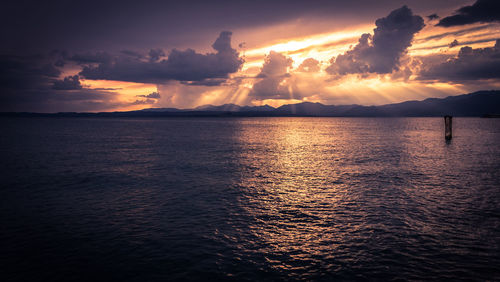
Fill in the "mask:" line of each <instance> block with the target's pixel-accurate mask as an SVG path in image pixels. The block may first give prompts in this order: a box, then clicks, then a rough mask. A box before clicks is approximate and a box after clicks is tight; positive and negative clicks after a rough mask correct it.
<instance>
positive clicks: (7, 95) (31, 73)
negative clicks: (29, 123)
mask: <svg viewBox="0 0 500 282" xmlns="http://www.w3.org/2000/svg"><path fill="white" fill-rule="evenodd" d="M50 61H51V56H44V55H37V56H6V55H4V56H0V111H9V112H10V111H33V112H59V111H96V110H110V109H113V108H116V107H124V106H126V105H125V104H124V103H123V102H121V101H119V97H118V94H117V93H115V92H111V91H106V90H98V89H85V88H83V87H82V85H81V84H80V81H79V77H78V76H69V77H65V78H64V79H62V80H59V79H58V77H59V76H60V75H61V71H60V70H59V68H57V67H56V66H55V65H53V64H51V62H50Z"/></svg>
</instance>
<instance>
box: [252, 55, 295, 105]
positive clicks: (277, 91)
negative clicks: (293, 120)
mask: <svg viewBox="0 0 500 282" xmlns="http://www.w3.org/2000/svg"><path fill="white" fill-rule="evenodd" d="M292 63H293V60H292V59H291V58H289V57H286V56H284V55H282V54H280V53H278V52H274V51H271V52H270V53H269V54H268V55H267V56H266V58H265V61H264V64H263V65H262V68H261V71H260V73H259V74H258V75H257V77H260V78H262V79H261V80H260V81H258V82H256V83H255V84H254V85H253V88H252V91H251V92H250V94H249V95H250V96H252V97H254V98H256V99H257V100H264V99H290V98H291V96H290V94H291V93H290V91H289V88H288V86H287V85H286V83H283V82H285V80H286V79H287V77H289V76H290V74H289V73H288V70H289V69H290V68H291V67H292Z"/></svg>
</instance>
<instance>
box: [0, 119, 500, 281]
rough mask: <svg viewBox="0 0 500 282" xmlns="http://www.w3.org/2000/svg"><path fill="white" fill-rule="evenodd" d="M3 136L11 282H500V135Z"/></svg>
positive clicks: (78, 131)
mask: <svg viewBox="0 0 500 282" xmlns="http://www.w3.org/2000/svg"><path fill="white" fill-rule="evenodd" d="M443 123H444V122H443V119H442V118H401V119H399V118H377V119H366V118H352V119H350V118H349V119H348V118H346V119H344V118H248V119H247V118H241V119H230V118H208V119H195V118H191V119H190V118H186V119H173V118H172V119H105V118H101V119H84V118H76V119H72V118H61V119H56V118H47V119H45V118H17V119H9V118H2V119H0V126H1V127H0V128H1V130H0V156H1V165H0V171H1V178H0V185H1V190H0V204H1V206H0V219H1V222H0V223H1V224H0V280H2V281H12V280H26V281H37V280H45V281H57V280H62V281H71V280H86V281H96V280H108V281H110V280H125V281H160V280H162V281H169V280H205V281H206V280H219V281H220V280H226V279H228V280H235V281H242V280H299V279H303V280H333V279H335V280H365V279H366V280H381V281H387V280H398V279H405V280H406V279H408V280H429V279H431V280H454V281H456V280H471V279H472V280H500V119H473V118H455V119H454V138H453V140H452V141H451V142H449V143H446V142H445V140H444V133H443V126H444V125H443Z"/></svg>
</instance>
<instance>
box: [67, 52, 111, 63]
mask: <svg viewBox="0 0 500 282" xmlns="http://www.w3.org/2000/svg"><path fill="white" fill-rule="evenodd" d="M68 60H70V61H74V62H76V63H78V64H90V63H101V64H108V63H111V61H112V60H113V56H112V55H111V54H109V53H107V52H103V51H99V52H95V53H92V52H86V53H79V54H75V55H73V56H71V57H69V58H68Z"/></svg>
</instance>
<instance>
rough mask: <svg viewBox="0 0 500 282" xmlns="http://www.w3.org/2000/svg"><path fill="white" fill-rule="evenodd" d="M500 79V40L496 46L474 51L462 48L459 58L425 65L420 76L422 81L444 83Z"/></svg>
mask: <svg viewBox="0 0 500 282" xmlns="http://www.w3.org/2000/svg"><path fill="white" fill-rule="evenodd" d="M499 78H500V39H499V40H497V41H496V44H495V46H493V47H487V48H478V49H473V48H471V47H469V46H465V47H462V48H460V51H459V53H458V55H457V57H455V58H452V59H449V60H447V61H445V62H442V63H438V64H433V63H431V62H429V63H428V65H427V66H425V65H424V69H423V70H422V71H421V72H420V74H419V79H422V80H439V81H444V82H464V81H471V80H480V79H499Z"/></svg>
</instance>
